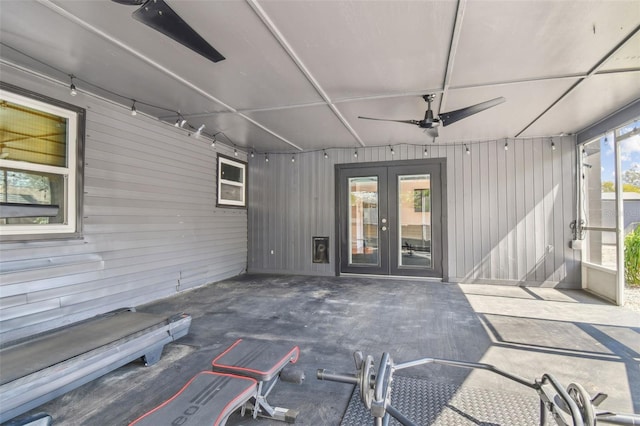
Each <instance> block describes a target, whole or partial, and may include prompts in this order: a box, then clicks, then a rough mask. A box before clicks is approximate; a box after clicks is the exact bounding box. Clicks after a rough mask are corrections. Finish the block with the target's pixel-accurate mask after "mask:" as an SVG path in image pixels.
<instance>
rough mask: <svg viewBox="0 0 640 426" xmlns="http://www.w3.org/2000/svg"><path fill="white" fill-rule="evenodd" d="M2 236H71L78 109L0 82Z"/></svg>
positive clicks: (75, 221) (76, 201)
mask: <svg viewBox="0 0 640 426" xmlns="http://www.w3.org/2000/svg"><path fill="white" fill-rule="evenodd" d="M0 136H1V139H0V236H1V237H2V240H29V239H46V238H67V237H77V236H79V235H80V234H79V233H80V230H81V226H80V224H81V217H82V216H81V212H80V207H81V200H82V146H83V144H82V141H83V138H84V110H83V109H81V108H77V107H75V106H73V105H69V104H66V103H62V102H59V101H56V100H53V99H49V98H46V97H44V96H39V95H36V94H33V93H30V92H27V91H25V90H23V89H20V88H17V87H15V86H11V85H8V84H5V83H2V85H1V86H0Z"/></svg>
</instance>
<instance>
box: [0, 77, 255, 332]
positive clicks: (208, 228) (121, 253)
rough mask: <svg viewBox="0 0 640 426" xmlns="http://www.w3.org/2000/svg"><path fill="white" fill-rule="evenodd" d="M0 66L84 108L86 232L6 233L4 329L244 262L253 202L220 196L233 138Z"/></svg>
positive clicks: (182, 285)
mask: <svg viewBox="0 0 640 426" xmlns="http://www.w3.org/2000/svg"><path fill="white" fill-rule="evenodd" d="M1 72H2V78H3V80H4V81H7V82H9V83H11V84H14V85H17V86H21V87H24V88H26V89H29V90H32V91H34V92H38V93H41V94H44V95H47V96H49V97H52V98H56V99H61V100H64V101H65V102H69V103H71V102H73V103H76V104H77V105H79V106H81V107H83V108H86V109H87V123H86V127H87V130H86V143H85V152H86V153H85V179H84V181H85V187H84V191H85V194H84V221H83V238H82V239H80V240H67V241H40V242H24V243H3V244H1V245H0V307H1V308H2V309H1V311H0V333H1V334H0V336H1V338H2V339H3V340H12V339H15V338H20V337H23V336H27V335H31V334H33V333H37V332H40V331H44V330H47V329H50V328H53V327H56V326H59V325H62V324H65V323H70V322H73V321H77V320H81V319H85V318H88V317H91V316H94V315H96V314H98V313H102V312H106V311H109V310H112V309H116V308H121V307H128V306H136V305H140V304H143V303H146V302H149V301H152V300H155V299H158V298H162V297H166V296H170V295H173V294H175V293H176V292H180V291H184V290H187V289H190V288H194V287H197V286H201V285H204V284H206V283H209V282H213V281H218V280H221V279H225V278H228V277H231V276H235V275H238V274H240V273H241V272H243V271H244V270H245V268H246V262H247V212H246V210H242V209H219V208H216V206H215V204H216V203H215V200H216V155H217V151H219V152H221V153H223V154H226V155H231V156H232V155H233V150H232V149H230V148H228V147H224V146H221V145H220V144H217V145H216V148H215V149H213V148H211V147H210V144H209V143H208V142H207V141H205V140H196V139H194V138H190V137H188V136H186V134H185V133H184V132H183V131H181V130H179V129H175V128H173V127H172V126H170V125H167V124H163V123H160V122H158V121H156V120H154V119H151V118H149V117H146V116H144V115H142V114H138V116H136V117H132V116H131V115H130V114H129V113H128V110H127V107H123V106H118V105H113V104H111V103H107V102H105V101H102V100H100V99H98V98H96V97H92V96H87V95H84V94H82V93H80V94H78V96H76V97H75V98H71V97H69V94H68V90H67V88H66V87H62V86H60V85H58V84H55V83H52V82H49V81H46V80H43V79H40V78H38V77H35V76H31V75H28V74H25V73H23V72H20V71H16V70H14V69H12V68H10V67H6V66H5V67H2V69H1ZM216 150H217V151H216ZM243 157H244V156H241V157H240V159H244V158H243ZM168 314H173V313H168Z"/></svg>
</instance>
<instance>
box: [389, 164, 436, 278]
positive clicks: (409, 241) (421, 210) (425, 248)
mask: <svg viewBox="0 0 640 426" xmlns="http://www.w3.org/2000/svg"><path fill="white" fill-rule="evenodd" d="M397 202H398V241H397V244H398V247H399V249H398V251H397V252H398V265H399V266H413V267H423V268H431V265H432V260H431V176H430V175H429V174H416V175H399V176H398V200H397Z"/></svg>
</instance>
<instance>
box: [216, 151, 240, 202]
mask: <svg viewBox="0 0 640 426" xmlns="http://www.w3.org/2000/svg"><path fill="white" fill-rule="evenodd" d="M216 205H217V206H219V207H241V208H246V207H247V163H245V162H244V161H239V160H235V159H233V158H229V157H226V156H224V155H221V154H218V200H217V202H216Z"/></svg>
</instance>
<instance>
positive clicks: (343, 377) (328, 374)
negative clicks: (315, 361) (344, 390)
mask: <svg viewBox="0 0 640 426" xmlns="http://www.w3.org/2000/svg"><path fill="white" fill-rule="evenodd" d="M316 377H317V378H318V380H328V381H331V382H340V383H349V384H352V385H357V384H358V383H359V382H360V380H359V379H358V376H357V375H356V374H353V373H336V372H335V371H330V370H325V369H324V368H321V369H318V371H317V372H316Z"/></svg>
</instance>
